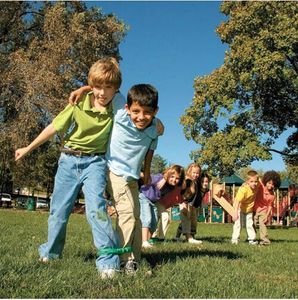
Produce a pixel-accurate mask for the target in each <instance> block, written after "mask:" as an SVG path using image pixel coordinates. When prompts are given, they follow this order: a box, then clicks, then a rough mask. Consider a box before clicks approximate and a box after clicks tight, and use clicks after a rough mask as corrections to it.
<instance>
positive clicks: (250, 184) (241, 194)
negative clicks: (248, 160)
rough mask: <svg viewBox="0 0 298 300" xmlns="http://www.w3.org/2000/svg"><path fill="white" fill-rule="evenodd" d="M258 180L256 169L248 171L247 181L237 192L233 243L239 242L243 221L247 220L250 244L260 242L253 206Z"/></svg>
mask: <svg viewBox="0 0 298 300" xmlns="http://www.w3.org/2000/svg"><path fill="white" fill-rule="evenodd" d="M258 181H259V177H258V173H257V172H256V171H254V170H250V171H248V172H247V175H246V181H245V183H243V184H242V186H241V187H240V188H239V190H238V192H237V194H236V197H235V202H234V208H235V215H234V216H233V221H234V222H235V223H234V226H233V234H232V240H231V242H232V244H238V241H239V237H240V231H241V223H242V222H245V226H246V232H247V236H248V243H249V244H250V245H256V244H257V243H258V242H257V241H255V238H256V232H255V230H254V227H253V207H254V202H255V198H256V193H257V190H258Z"/></svg>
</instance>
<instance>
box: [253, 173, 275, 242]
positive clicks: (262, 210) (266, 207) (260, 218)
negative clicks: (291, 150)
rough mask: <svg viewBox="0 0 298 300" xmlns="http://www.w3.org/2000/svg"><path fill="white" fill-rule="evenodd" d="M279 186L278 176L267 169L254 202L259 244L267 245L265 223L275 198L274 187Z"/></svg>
mask: <svg viewBox="0 0 298 300" xmlns="http://www.w3.org/2000/svg"><path fill="white" fill-rule="evenodd" d="M279 186H280V176H279V174H278V173H277V172H275V171H268V172H266V173H265V174H264V176H263V179H262V180H261V181H260V185H259V188H258V192H257V195H256V200H255V204H254V208H253V210H254V225H255V227H256V226H257V224H259V228H260V240H261V241H260V245H269V244H270V240H269V238H268V231H267V227H266V223H267V221H268V218H269V216H270V214H271V211H272V204H273V201H274V199H275V194H274V189H275V188H279Z"/></svg>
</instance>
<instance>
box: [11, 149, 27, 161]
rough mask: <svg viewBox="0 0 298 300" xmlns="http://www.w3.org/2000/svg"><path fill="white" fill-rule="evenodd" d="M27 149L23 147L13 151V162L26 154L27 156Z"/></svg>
mask: <svg viewBox="0 0 298 300" xmlns="http://www.w3.org/2000/svg"><path fill="white" fill-rule="evenodd" d="M28 152H29V149H28V147H24V148H19V149H17V150H16V151H15V155H14V157H15V161H17V160H19V159H21V158H22V157H23V156H25V155H26V154H28Z"/></svg>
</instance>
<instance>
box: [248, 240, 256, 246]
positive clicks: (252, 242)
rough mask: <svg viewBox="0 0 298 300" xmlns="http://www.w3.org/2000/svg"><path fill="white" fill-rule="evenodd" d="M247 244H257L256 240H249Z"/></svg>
mask: <svg viewBox="0 0 298 300" xmlns="http://www.w3.org/2000/svg"><path fill="white" fill-rule="evenodd" d="M248 244H249V245H258V241H249V242H248Z"/></svg>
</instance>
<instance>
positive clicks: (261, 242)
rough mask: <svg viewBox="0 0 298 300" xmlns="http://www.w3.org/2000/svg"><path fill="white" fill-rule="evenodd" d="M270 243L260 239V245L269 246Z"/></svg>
mask: <svg viewBox="0 0 298 300" xmlns="http://www.w3.org/2000/svg"><path fill="white" fill-rule="evenodd" d="M270 244H271V243H270V241H269V240H268V241H260V245H263V246H269V245H270Z"/></svg>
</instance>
